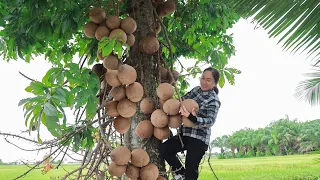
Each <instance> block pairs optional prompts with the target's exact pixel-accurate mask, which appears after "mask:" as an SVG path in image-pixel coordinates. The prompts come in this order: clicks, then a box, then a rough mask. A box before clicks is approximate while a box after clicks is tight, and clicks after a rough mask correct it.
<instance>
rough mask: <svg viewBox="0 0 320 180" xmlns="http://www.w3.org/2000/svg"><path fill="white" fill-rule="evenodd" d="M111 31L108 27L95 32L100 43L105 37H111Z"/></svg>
mask: <svg viewBox="0 0 320 180" xmlns="http://www.w3.org/2000/svg"><path fill="white" fill-rule="evenodd" d="M109 35H110V30H109V29H108V28H107V27H106V26H99V27H98V28H97V30H96V32H95V36H96V39H97V40H98V41H100V40H101V39H102V38H103V37H104V36H109Z"/></svg>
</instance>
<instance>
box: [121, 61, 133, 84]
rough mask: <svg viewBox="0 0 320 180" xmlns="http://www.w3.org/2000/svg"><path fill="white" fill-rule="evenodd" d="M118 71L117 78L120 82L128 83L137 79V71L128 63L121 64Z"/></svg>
mask: <svg viewBox="0 0 320 180" xmlns="http://www.w3.org/2000/svg"><path fill="white" fill-rule="evenodd" d="M118 72H119V74H118V78H119V80H120V82H121V83H122V84H126V85H129V84H132V83H134V82H135V81H136V80H137V71H136V70H135V69H134V68H133V67H132V66H130V65H127V64H123V65H121V66H120V67H119V68H118Z"/></svg>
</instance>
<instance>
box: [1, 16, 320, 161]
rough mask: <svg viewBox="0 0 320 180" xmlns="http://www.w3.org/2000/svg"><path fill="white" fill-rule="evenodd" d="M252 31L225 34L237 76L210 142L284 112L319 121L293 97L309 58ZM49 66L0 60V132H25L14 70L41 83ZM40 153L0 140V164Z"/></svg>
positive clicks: (245, 27) (23, 83)
mask: <svg viewBox="0 0 320 180" xmlns="http://www.w3.org/2000/svg"><path fill="white" fill-rule="evenodd" d="M254 27H255V25H254V24H250V23H249V22H248V21H246V20H240V21H239V22H238V23H236V24H235V25H234V27H233V28H232V29H230V33H233V34H234V35H233V39H234V46H235V48H236V55H235V56H233V57H231V59H230V60H229V65H228V66H229V67H235V68H237V69H239V70H241V71H242V73H241V74H240V75H236V77H235V79H236V80H235V85H234V86H232V85H229V84H228V83H226V85H225V87H223V88H222V89H220V93H219V98H220V101H221V103H222V106H221V108H220V111H219V113H218V117H217V120H216V123H215V124H214V126H213V127H212V136H211V140H213V139H214V138H216V137H218V136H222V135H230V134H232V132H235V131H237V130H240V129H242V128H245V127H249V128H253V129H257V128H260V127H261V128H263V127H265V126H267V125H268V124H269V123H270V122H272V121H274V120H278V119H281V118H284V117H285V115H286V114H287V115H288V116H289V118H290V119H295V118H297V119H298V120H299V121H306V120H313V119H318V118H320V113H319V112H320V107H319V106H318V107H311V106H310V105H309V104H307V103H304V102H299V101H298V100H297V99H296V98H295V97H294V96H293V95H294V90H295V88H296V87H297V85H298V83H299V82H300V81H302V80H304V79H305V77H304V75H303V74H304V73H307V72H310V70H311V65H310V64H311V62H310V60H308V59H306V56H305V55H303V54H302V55H292V54H290V52H283V51H282V49H281V45H277V39H270V38H269V37H268V35H267V31H266V30H263V29H261V28H260V29H254ZM183 63H185V64H189V65H191V63H190V61H189V60H183ZM50 67H51V66H50V64H49V63H47V62H45V61H44V59H40V58H38V59H36V60H35V61H32V62H31V63H30V64H27V63H25V62H23V61H17V62H16V61H10V62H5V61H3V60H0V77H1V83H2V85H1V88H0V109H1V125H0V132H9V133H16V134H21V132H22V131H24V130H27V128H26V127H25V126H24V117H23V109H22V107H18V102H19V101H20V100H21V99H23V98H26V97H29V96H30V94H28V93H27V92H25V91H24V88H25V87H27V86H28V84H29V83H30V81H28V80H26V79H25V78H24V77H22V76H21V75H20V74H19V71H20V72H22V73H24V74H26V75H27V76H29V77H31V78H33V79H36V80H41V78H42V77H43V75H44V74H45V73H46V71H47V70H48V69H49V68H50ZM205 67H207V66H204V68H205ZM190 83H191V84H192V85H193V86H191V87H190V88H192V87H194V86H195V85H198V84H199V80H198V79H197V78H196V79H192V80H191V81H190ZM46 134H48V133H47V132H46V133H45V134H44V136H46ZM35 135H36V134H35V133H33V134H32V136H31V137H33V138H35ZM14 142H16V143H18V144H19V145H21V146H23V147H25V148H28V147H32V146H30V145H29V144H28V143H26V142H24V141H23V140H15V141H14ZM43 155H44V152H40V153H39V154H38V152H25V151H22V150H19V149H18V148H16V147H14V146H12V145H10V144H8V143H6V142H5V140H4V139H3V137H0V159H2V161H4V162H10V161H15V160H20V159H22V160H26V159H28V160H34V159H42V157H43Z"/></svg>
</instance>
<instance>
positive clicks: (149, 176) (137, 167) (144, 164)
mask: <svg viewBox="0 0 320 180" xmlns="http://www.w3.org/2000/svg"><path fill="white" fill-rule="evenodd" d="M110 158H111V161H112V162H111V163H110V165H109V167H108V172H109V174H110V175H111V176H118V177H120V176H122V175H123V174H126V176H127V177H128V178H130V179H140V180H165V178H164V177H162V176H159V169H158V167H157V166H156V165H155V164H153V163H150V157H149V155H148V153H147V152H146V151H145V150H143V149H140V148H137V149H134V150H133V151H132V152H130V150H129V149H128V148H127V147H125V146H119V147H117V148H115V149H113V150H112V151H111V153H110Z"/></svg>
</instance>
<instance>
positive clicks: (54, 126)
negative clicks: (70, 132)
mask: <svg viewBox="0 0 320 180" xmlns="http://www.w3.org/2000/svg"><path fill="white" fill-rule="evenodd" d="M58 123H59V118H58V117H57V116H46V126H47V128H48V130H49V132H50V133H51V134H52V135H53V136H55V137H60V131H61V127H60V125H59V124H58Z"/></svg>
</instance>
